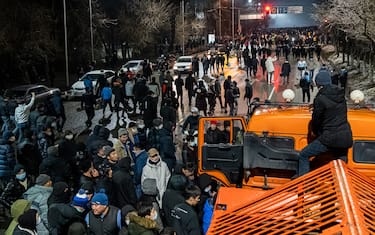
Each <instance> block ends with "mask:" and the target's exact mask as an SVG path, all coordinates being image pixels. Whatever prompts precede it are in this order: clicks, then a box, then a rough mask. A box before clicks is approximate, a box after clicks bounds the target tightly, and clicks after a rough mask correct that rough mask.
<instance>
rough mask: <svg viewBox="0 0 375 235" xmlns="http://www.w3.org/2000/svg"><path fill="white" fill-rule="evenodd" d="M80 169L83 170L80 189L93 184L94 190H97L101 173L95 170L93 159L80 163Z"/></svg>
mask: <svg viewBox="0 0 375 235" xmlns="http://www.w3.org/2000/svg"><path fill="white" fill-rule="evenodd" d="M79 168H80V170H81V176H80V178H79V185H80V188H82V187H83V185H87V184H91V185H92V187H93V189H95V188H96V180H97V178H98V177H99V171H98V170H97V169H95V167H94V164H93V163H92V161H91V159H89V158H88V159H84V160H82V161H80V163H79Z"/></svg>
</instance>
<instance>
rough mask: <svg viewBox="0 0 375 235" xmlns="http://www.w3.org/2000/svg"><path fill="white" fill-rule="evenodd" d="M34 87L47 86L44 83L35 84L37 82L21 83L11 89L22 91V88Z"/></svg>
mask: <svg viewBox="0 0 375 235" xmlns="http://www.w3.org/2000/svg"><path fill="white" fill-rule="evenodd" d="M34 87H46V86H44V85H35V84H24V85H19V86H16V87H12V88H10V89H9V90H13V91H22V90H28V89H30V88H34Z"/></svg>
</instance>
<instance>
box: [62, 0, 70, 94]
mask: <svg viewBox="0 0 375 235" xmlns="http://www.w3.org/2000/svg"><path fill="white" fill-rule="evenodd" d="M63 8H64V45H65V78H66V87H69V85H70V81H69V61H68V60H69V58H68V32H67V27H66V3H65V0H63Z"/></svg>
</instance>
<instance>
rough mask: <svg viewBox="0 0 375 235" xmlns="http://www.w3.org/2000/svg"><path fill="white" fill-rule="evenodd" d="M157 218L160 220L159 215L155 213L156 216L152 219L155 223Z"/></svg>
mask: <svg viewBox="0 0 375 235" xmlns="http://www.w3.org/2000/svg"><path fill="white" fill-rule="evenodd" d="M157 218H158V213H156V212H155V214H154V216H153V217H152V218H151V219H152V220H154V221H155V220H156V219H157Z"/></svg>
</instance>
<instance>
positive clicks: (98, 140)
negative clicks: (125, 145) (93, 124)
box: [87, 126, 113, 164]
mask: <svg viewBox="0 0 375 235" xmlns="http://www.w3.org/2000/svg"><path fill="white" fill-rule="evenodd" d="M97 133H98V135H97V136H96V137H95V138H93V139H92V140H91V141H90V143H88V145H87V152H88V153H89V154H90V155H91V156H94V155H95V154H96V153H97V152H96V151H97V150H98V146H100V145H101V146H104V145H109V146H111V147H112V146H113V143H112V141H109V140H108V138H109V135H110V134H111V132H110V130H109V129H108V128H106V127H103V126H101V127H100V128H99V130H98V132H97ZM94 164H95V162H94Z"/></svg>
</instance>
